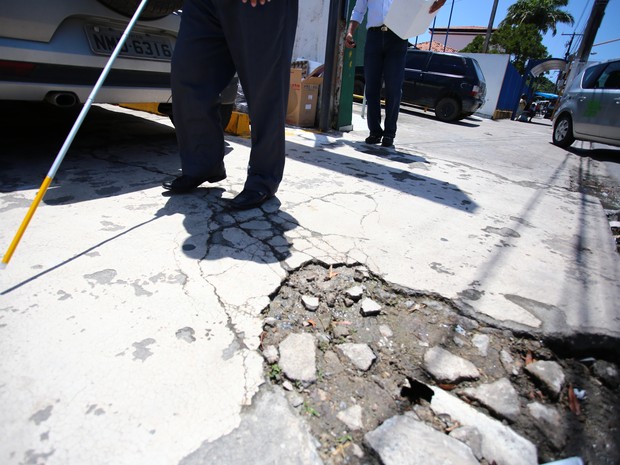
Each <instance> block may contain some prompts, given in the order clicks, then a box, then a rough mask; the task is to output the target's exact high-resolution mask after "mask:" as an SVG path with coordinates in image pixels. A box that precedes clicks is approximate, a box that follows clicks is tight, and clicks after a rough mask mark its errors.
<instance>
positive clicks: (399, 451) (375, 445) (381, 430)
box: [364, 415, 479, 465]
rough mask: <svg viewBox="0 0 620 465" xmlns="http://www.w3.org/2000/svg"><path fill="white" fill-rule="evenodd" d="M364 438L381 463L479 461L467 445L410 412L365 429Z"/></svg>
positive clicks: (468, 464)
mask: <svg viewBox="0 0 620 465" xmlns="http://www.w3.org/2000/svg"><path fill="white" fill-rule="evenodd" d="M364 442H365V443H366V444H367V445H368V446H369V447H371V448H372V449H373V450H374V451H375V452H376V453H377V454H378V455H379V457H380V458H381V463H383V464H384V465H421V464H424V465H479V463H478V461H477V460H476V458H475V457H474V454H473V453H472V451H471V449H470V448H469V447H468V446H467V445H465V444H464V443H462V442H461V441H458V440H456V439H453V438H451V437H450V436H448V435H447V434H444V433H442V432H440V431H437V430H436V429H434V428H431V427H430V426H427V425H426V424H424V423H422V422H421V421H419V420H416V419H415V418H413V416H412V415H399V416H395V417H392V418H389V419H388V420H386V421H385V422H383V424H382V425H381V426H379V427H378V428H377V429H375V430H374V431H371V432H369V433H366V435H365V436H364Z"/></svg>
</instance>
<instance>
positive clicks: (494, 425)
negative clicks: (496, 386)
mask: <svg viewBox="0 0 620 465" xmlns="http://www.w3.org/2000/svg"><path fill="white" fill-rule="evenodd" d="M431 389H432V390H433V392H434V395H433V399H432V401H431V408H432V409H433V411H435V413H436V414H438V415H439V414H447V415H449V416H450V417H451V418H452V419H453V420H456V421H458V422H459V423H460V424H462V425H464V426H475V427H476V428H477V429H478V431H480V434H481V435H482V455H483V456H484V458H485V459H487V461H489V462H491V461H493V460H494V461H495V462H497V463H501V464H503V465H538V454H537V451H536V446H535V445H534V444H532V443H531V442H530V441H528V440H527V439H525V438H524V437H522V436H520V435H518V434H517V433H515V432H514V431H513V430H512V429H510V428H509V427H508V426H506V425H504V424H502V423H501V422H500V421H498V420H495V419H493V418H490V417H488V416H487V415H485V414H484V413H482V412H479V411H478V410H476V409H475V408H474V407H472V406H471V405H469V404H467V403H465V402H463V401H462V400H460V399H459V398H457V397H455V396H453V395H451V394H448V393H447V392H445V391H444V390H442V389H441V388H438V387H431Z"/></svg>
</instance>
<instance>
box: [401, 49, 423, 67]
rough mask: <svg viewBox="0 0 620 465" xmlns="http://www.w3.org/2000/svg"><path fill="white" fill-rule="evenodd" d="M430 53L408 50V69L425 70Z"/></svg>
mask: <svg viewBox="0 0 620 465" xmlns="http://www.w3.org/2000/svg"><path fill="white" fill-rule="evenodd" d="M428 55H429V54H428V53H426V52H413V51H409V52H407V62H406V65H405V67H406V68H408V69H419V70H424V69H425V68H426V62H427V61H428Z"/></svg>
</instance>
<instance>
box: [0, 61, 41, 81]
mask: <svg viewBox="0 0 620 465" xmlns="http://www.w3.org/2000/svg"><path fill="white" fill-rule="evenodd" d="M34 67H35V64H34V63H24V62H22V61H2V60H0V73H1V74H3V75H5V76H6V75H8V76H15V77H21V76H28V75H29V74H30V73H31V72H32V71H33V70H34Z"/></svg>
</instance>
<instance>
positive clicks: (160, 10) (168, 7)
mask: <svg viewBox="0 0 620 465" xmlns="http://www.w3.org/2000/svg"><path fill="white" fill-rule="evenodd" d="M99 2H100V3H103V4H104V5H105V6H107V7H108V8H110V9H111V10H114V11H116V12H117V13H120V14H122V15H123V16H127V17H129V18H130V17H132V16H133V14H134V13H135V12H136V9H137V8H138V6H139V5H140V3H141V2H140V0H99ZM182 7H183V0H149V2H148V3H147V4H146V6H145V7H144V10H143V11H142V14H141V15H140V19H157V18H163V17H164V16H167V15H169V14H170V13H172V12H174V11H176V10H180V9H181V8H182Z"/></svg>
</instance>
